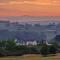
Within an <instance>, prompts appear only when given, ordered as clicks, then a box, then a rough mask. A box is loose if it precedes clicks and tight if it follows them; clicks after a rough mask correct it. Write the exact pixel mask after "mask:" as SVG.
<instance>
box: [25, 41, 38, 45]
mask: <svg viewBox="0 0 60 60" xmlns="http://www.w3.org/2000/svg"><path fill="white" fill-rule="evenodd" d="M26 45H37V41H27V42H26Z"/></svg>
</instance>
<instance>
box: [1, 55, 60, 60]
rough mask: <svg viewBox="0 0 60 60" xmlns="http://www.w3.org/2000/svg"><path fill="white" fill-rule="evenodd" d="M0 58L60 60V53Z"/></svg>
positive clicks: (5, 59)
mask: <svg viewBox="0 0 60 60" xmlns="http://www.w3.org/2000/svg"><path fill="white" fill-rule="evenodd" d="M0 60H60V54H59V55H57V56H49V57H42V56H40V55H24V56H10V57H9V56H8V57H0Z"/></svg>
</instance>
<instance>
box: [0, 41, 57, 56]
mask: <svg viewBox="0 0 60 60" xmlns="http://www.w3.org/2000/svg"><path fill="white" fill-rule="evenodd" d="M57 51H58V45H57V44H56V43H53V44H52V45H50V46H48V45H46V44H38V45H36V46H26V45H16V42H15V41H14V40H0V56H21V55H24V54H41V55H42V56H48V55H49V54H53V55H55V54H56V53H57Z"/></svg>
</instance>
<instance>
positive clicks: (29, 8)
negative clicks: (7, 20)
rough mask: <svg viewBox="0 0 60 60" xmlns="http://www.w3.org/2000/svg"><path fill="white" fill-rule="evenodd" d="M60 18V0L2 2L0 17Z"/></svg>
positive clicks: (8, 0)
mask: <svg viewBox="0 0 60 60" xmlns="http://www.w3.org/2000/svg"><path fill="white" fill-rule="evenodd" d="M23 15H29V16H60V0H0V16H23Z"/></svg>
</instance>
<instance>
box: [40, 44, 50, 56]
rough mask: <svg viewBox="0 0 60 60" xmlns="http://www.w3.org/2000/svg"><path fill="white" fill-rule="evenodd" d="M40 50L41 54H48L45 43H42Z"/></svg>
mask: <svg viewBox="0 0 60 60" xmlns="http://www.w3.org/2000/svg"><path fill="white" fill-rule="evenodd" d="M40 52H41V55H43V56H47V55H48V54H49V49H48V46H47V45H46V44H43V45H42V48H41V51H40Z"/></svg>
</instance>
